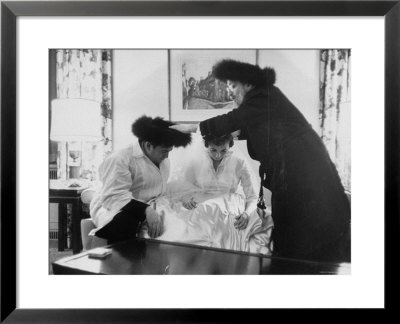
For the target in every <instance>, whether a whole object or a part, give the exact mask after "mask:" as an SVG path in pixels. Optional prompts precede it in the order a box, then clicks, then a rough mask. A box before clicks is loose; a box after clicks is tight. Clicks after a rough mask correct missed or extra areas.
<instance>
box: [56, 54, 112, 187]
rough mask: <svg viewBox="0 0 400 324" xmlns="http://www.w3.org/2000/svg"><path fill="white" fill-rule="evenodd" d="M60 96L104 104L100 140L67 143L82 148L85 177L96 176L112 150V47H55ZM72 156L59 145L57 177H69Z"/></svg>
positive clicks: (91, 178)
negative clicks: (102, 162) (110, 48)
mask: <svg viewBox="0 0 400 324" xmlns="http://www.w3.org/2000/svg"><path fill="white" fill-rule="evenodd" d="M56 62H57V66H56V83H57V98H63V99H64V98H82V99H91V100H95V101H97V102H99V103H100V104H101V116H102V121H103V123H102V129H101V132H102V137H103V140H102V141H100V142H98V143H68V144H69V146H70V147H72V148H74V149H75V150H77V151H80V152H81V166H82V171H81V176H82V178H86V179H90V180H96V179H97V170H98V166H99V165H100V163H101V161H102V160H103V159H104V156H105V155H106V154H107V153H109V152H111V150H112V147H111V145H112V101H111V98H112V93H111V90H112V87H111V50H99V49H96V50H92V49H60V50H57V51H56ZM69 163H71V162H70V157H68V156H67V153H66V145H65V143H59V145H58V173H59V174H58V178H61V179H66V178H67V172H68V164H69Z"/></svg>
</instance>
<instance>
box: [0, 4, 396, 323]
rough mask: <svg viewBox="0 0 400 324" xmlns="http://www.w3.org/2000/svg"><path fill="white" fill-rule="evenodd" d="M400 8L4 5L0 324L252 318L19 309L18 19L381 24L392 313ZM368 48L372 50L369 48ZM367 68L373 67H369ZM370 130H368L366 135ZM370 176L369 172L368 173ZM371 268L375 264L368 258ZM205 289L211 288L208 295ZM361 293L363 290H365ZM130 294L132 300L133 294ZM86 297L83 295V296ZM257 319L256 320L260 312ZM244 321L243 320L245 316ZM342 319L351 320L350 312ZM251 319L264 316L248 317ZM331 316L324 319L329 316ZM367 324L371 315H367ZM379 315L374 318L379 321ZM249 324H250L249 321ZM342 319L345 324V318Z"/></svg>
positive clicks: (220, 313)
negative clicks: (337, 19) (327, 19)
mask: <svg viewBox="0 0 400 324" xmlns="http://www.w3.org/2000/svg"><path fill="white" fill-rule="evenodd" d="M399 2H400V1H399V0H396V1H262V0H261V1H123V2H119V1H117V2H112V1H86V2H85V1H82V2H79V1H78V2H77V1H71V2H68V1H2V3H1V322H3V321H4V322H6V323H33V322H37V323H88V322H102V323H105V322H116V323H127V322H149V321H158V322H175V323H178V322H181V323H187V322H218V321H222V322H227V321H229V322H233V321H236V319H237V320H239V317H238V315H237V313H238V312H239V311H240V312H244V313H245V316H250V315H249V312H257V311H256V310H231V311H229V312H226V311H225V310H223V309H219V310H214V311H212V312H211V313H210V312H209V311H208V312H203V311H199V310H187V309H181V310H179V311H177V310H155V309H148V310H144V309H143V310H133V309H99V310H92V309H17V308H16V302H17V294H16V288H17V287H16V270H17V269H16V208H17V205H16V204H17V201H16V197H17V182H16V180H17V174H16V171H17V168H16V164H17V156H16V148H17V147H16V143H17V138H16V136H17V132H16V130H17V124H16V116H17V110H16V82H17V79H16V54H17V49H16V44H17V43H16V41H17V30H16V20H17V18H18V17H19V16H380V17H384V19H385V309H386V310H394V309H396V304H395V303H396V302H395V298H394V297H391V296H395V295H396V293H397V287H398V285H397V283H398V274H397V267H396V266H395V265H394V262H395V261H394V260H395V259H396V257H397V256H398V249H397V247H398V246H399V241H398V237H399V228H400V226H399V207H400V206H399V205H400V204H399V203H398V200H399V198H400V196H399V185H398V184H399V152H400V150H399V149H400V147H399V129H400V125H399V120H400V118H399V117H400V116H399V93H400V79H399V75H400V65H399V61H400V3H399ZM371 46H373V45H371ZM367 68H371V67H367ZM372 129H373V127H371V130H372ZM371 174H372V175H373V170H371ZM371 262H373V257H371ZM210 289H211V288H210ZM366 291H367V290H366ZM133 293H135V292H133ZM88 297H89V293H88ZM258 312H262V311H260V310H258ZM246 314H247V315H246ZM345 314H349V313H348V312H347V313H345ZM255 316H257V317H259V316H268V315H267V314H266V313H265V312H263V313H262V314H257V315H254V314H253V313H252V314H251V318H255ZM329 316H330V315H329ZM368 316H369V319H371V317H370V316H371V314H368ZM381 316H382V313H381V312H378V316H376V318H377V319H378V318H379V320H382V317H381ZM251 318H250V319H251ZM343 319H344V318H343Z"/></svg>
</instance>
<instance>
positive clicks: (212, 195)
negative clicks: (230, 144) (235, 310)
mask: <svg viewBox="0 0 400 324" xmlns="http://www.w3.org/2000/svg"><path fill="white" fill-rule="evenodd" d="M255 183H256V182H255V181H254V178H253V175H252V173H251V171H250V168H249V166H248V165H247V163H246V162H245V160H244V159H241V158H239V157H237V156H235V155H234V154H232V153H231V152H229V153H228V154H227V155H226V156H225V157H224V159H223V160H222V162H221V164H220V166H219V168H218V170H217V171H215V170H214V168H213V165H212V161H211V158H210V157H209V156H208V155H207V154H206V153H205V154H204V155H202V157H201V158H199V157H197V160H196V161H194V162H192V163H191V164H190V166H189V167H188V168H187V171H186V172H185V179H184V180H183V181H181V184H180V186H179V185H176V184H174V187H175V189H176V188H178V189H180V190H179V191H172V192H171V190H168V195H167V196H164V197H159V198H157V199H156V210H157V211H158V212H159V213H163V214H164V229H165V231H164V233H163V234H162V235H161V236H160V237H158V238H157V239H158V240H162V241H172V242H183V243H189V244H195V245H202V246H208V247H215V248H223V249H230V250H237V251H245V252H252V253H261V254H270V252H271V251H270V249H269V243H270V239H271V231H272V227H273V221H272V217H271V216H270V213H269V217H267V218H266V220H265V221H264V222H262V221H261V219H260V218H259V216H258V215H257V211H256V204H257V198H258V196H257V194H256V184H255ZM193 185H194V186H193ZM239 185H241V187H242V190H243V192H244V195H243V194H241V193H240V190H239V189H240V188H239ZM188 197H194V199H195V200H196V201H197V202H198V205H197V207H196V208H195V209H192V210H187V209H186V208H184V207H183V205H182V202H183V201H185V199H187V198H188ZM245 209H246V211H247V212H248V214H249V223H248V225H247V227H246V228H245V229H244V230H238V229H236V228H235V227H234V222H235V221H236V219H235V217H236V216H238V215H241V214H242V213H243V211H244V210H245ZM140 235H141V236H143V237H148V235H147V229H146V228H145V227H143V228H142V231H141V234H140Z"/></svg>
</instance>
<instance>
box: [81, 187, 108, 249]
mask: <svg viewBox="0 0 400 324" xmlns="http://www.w3.org/2000/svg"><path fill="white" fill-rule="evenodd" d="M94 193H95V190H94V189H91V188H89V189H86V190H84V191H82V193H81V200H82V203H83V204H85V205H89V204H90V202H91V201H92V199H93V195H94ZM95 228H96V226H95V225H94V223H93V221H92V219H91V218H85V219H82V220H81V236H82V247H83V251H86V250H90V249H94V248H96V247H101V246H105V245H107V240H105V239H102V238H100V237H97V236H92V235H89V233H90V232H91V231H92V230H93V229H95Z"/></svg>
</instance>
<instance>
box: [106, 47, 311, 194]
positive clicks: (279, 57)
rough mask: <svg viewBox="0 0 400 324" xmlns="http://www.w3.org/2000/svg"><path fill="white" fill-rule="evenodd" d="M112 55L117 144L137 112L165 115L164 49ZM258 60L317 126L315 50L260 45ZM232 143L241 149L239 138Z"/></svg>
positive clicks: (127, 137) (124, 141) (128, 138)
mask: <svg viewBox="0 0 400 324" xmlns="http://www.w3.org/2000/svg"><path fill="white" fill-rule="evenodd" d="M113 60H114V61H113V109H114V110H113V114H114V116H113V118H114V123H113V132H114V134H113V136H114V143H113V145H114V149H115V150H117V149H120V148H122V147H124V146H126V145H128V144H130V143H131V142H132V140H133V135H132V133H131V131H130V126H131V124H132V122H133V121H134V120H135V119H136V118H137V117H139V116H141V115H142V114H146V115H148V116H153V117H154V116H161V117H165V118H166V119H167V118H168V107H169V84H168V80H169V77H168V52H167V50H115V51H114V52H113ZM258 63H259V65H260V66H261V67H265V66H270V67H273V68H274V69H275V71H276V73H277V83H276V85H277V86H278V87H279V88H281V90H282V91H283V92H284V93H285V94H286V95H287V97H288V98H289V100H291V101H292V102H293V103H294V104H295V105H296V106H297V107H298V108H299V109H300V111H301V112H302V113H303V114H304V116H305V117H306V118H307V120H308V121H309V122H310V124H311V125H312V126H313V127H314V129H315V130H318V108H319V50H260V51H259V55H258ZM235 147H236V149H239V150H240V151H241V152H243V153H244V154H246V155H247V148H246V143H245V142H244V141H240V142H237V143H236V144H235ZM249 159H250V158H249ZM250 160H251V159H250ZM251 165H252V167H253V170H254V172H255V173H256V174H258V166H259V163H258V162H256V161H253V160H251ZM266 196H267V197H269V193H268V192H266Z"/></svg>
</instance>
